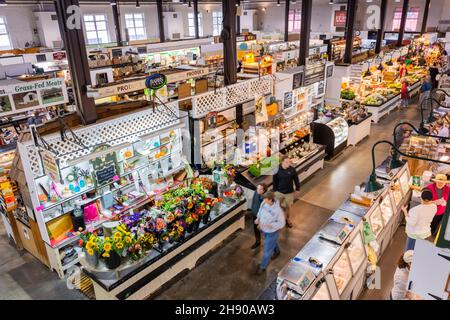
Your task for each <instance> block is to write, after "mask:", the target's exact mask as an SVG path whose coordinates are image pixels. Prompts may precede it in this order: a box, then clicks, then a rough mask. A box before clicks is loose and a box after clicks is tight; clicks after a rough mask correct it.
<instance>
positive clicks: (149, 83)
mask: <svg viewBox="0 0 450 320" xmlns="http://www.w3.org/2000/svg"><path fill="white" fill-rule="evenodd" d="M166 84H167V77H166V76H165V75H163V74H161V73H155V74H152V75H151V76H149V77H147V79H145V86H146V87H147V88H148V89H152V90H159V89H161V88H162V87H164V86H165V85H166Z"/></svg>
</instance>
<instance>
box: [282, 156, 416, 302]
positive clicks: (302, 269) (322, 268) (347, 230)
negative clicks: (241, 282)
mask: <svg viewBox="0 0 450 320" xmlns="http://www.w3.org/2000/svg"><path fill="white" fill-rule="evenodd" d="M388 162H389V159H387V161H385V162H384V163H383V164H382V165H381V166H380V167H378V168H377V172H378V171H384V172H386V163H388ZM390 177H391V180H384V181H383V179H382V178H379V181H380V182H381V181H383V183H384V185H385V188H384V189H383V190H381V191H378V192H377V193H376V194H372V195H368V194H364V193H361V191H359V188H358V190H355V192H353V194H352V195H351V197H350V198H349V199H348V200H347V201H345V202H344V203H343V204H342V205H341V207H340V208H339V209H338V210H337V211H336V212H335V213H334V214H333V215H332V216H331V218H330V219H329V220H328V221H327V222H326V223H325V225H324V226H323V227H322V228H321V229H320V230H319V231H318V232H317V233H316V234H315V235H314V236H313V237H312V239H311V240H310V241H309V242H308V243H307V244H306V245H305V246H304V247H303V248H302V249H301V250H300V252H299V253H298V254H297V255H296V256H295V258H293V259H292V260H291V261H290V262H289V263H288V264H287V265H286V266H285V267H284V268H283V269H282V270H281V271H280V273H279V274H278V279H277V283H278V290H277V291H278V298H279V299H289V300H309V299H312V300H327V299H328V300H356V299H357V298H358V296H359V295H360V294H361V292H362V290H363V289H364V287H365V285H366V280H367V279H368V275H370V274H371V272H372V271H370V270H372V268H373V265H374V260H373V256H371V255H372V253H370V251H372V252H374V253H375V255H376V256H378V257H380V256H381V255H382V254H383V252H384V251H385V249H386V248H387V246H388V244H389V242H390V241H391V239H392V237H393V234H394V233H395V231H396V230H397V228H398V226H399V224H400V221H402V219H403V213H402V210H401V208H402V206H403V205H404V204H406V203H408V201H409V198H410V195H411V191H410V187H409V178H410V176H409V170H408V167H407V166H406V165H405V166H403V167H402V168H400V169H395V171H394V172H392V174H391V175H390ZM358 187H359V186H358ZM356 191H358V192H356ZM361 197H362V198H361ZM363 199H364V200H363ZM367 199H370V200H367ZM363 203H364V204H363ZM365 223H368V227H369V228H370V230H371V232H372V233H373V238H371V239H368V238H367V236H366V234H367V232H366V228H367V226H365ZM373 241H375V242H376V243H377V244H378V245H375V244H374V242H373ZM369 257H370V258H369ZM369 261H370V263H369ZM375 263H376V262H375Z"/></svg>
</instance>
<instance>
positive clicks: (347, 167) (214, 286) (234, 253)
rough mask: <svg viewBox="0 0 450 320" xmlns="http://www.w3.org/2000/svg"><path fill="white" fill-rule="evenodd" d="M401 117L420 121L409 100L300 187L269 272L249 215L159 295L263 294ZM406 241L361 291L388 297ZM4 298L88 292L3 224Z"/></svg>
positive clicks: (0, 288) (0, 266) (383, 152)
mask: <svg viewBox="0 0 450 320" xmlns="http://www.w3.org/2000/svg"><path fill="white" fill-rule="evenodd" d="M401 120H409V121H410V122H412V123H413V124H415V125H417V124H418V122H419V113H418V111H417V107H416V106H415V105H411V107H410V108H409V109H408V110H406V111H405V110H400V111H396V112H394V113H392V114H391V115H389V116H387V117H386V118H385V119H383V120H382V121H381V122H380V123H379V124H378V125H373V126H372V133H371V135H370V137H369V138H367V139H365V140H364V141H362V142H361V143H360V145H358V146H357V147H349V148H347V149H346V150H345V151H344V152H343V153H342V154H341V155H340V156H338V157H337V158H335V159H334V160H333V161H331V162H327V163H326V164H325V168H324V170H321V171H320V172H318V173H317V174H316V175H315V176H314V177H313V178H312V179H311V180H309V181H308V182H307V183H305V184H304V185H303V186H302V190H301V200H299V201H297V202H296V203H295V205H294V207H293V213H294V219H293V222H294V228H293V229H285V230H283V231H282V234H281V237H280V247H281V252H282V253H281V255H280V256H279V257H278V258H277V259H276V260H275V261H273V262H272V263H271V264H270V265H269V267H268V269H267V271H266V273H265V274H263V275H256V274H255V271H256V267H257V265H258V263H259V261H260V259H261V256H262V250H251V249H250V246H251V245H252V243H253V240H254V239H253V230H252V225H251V220H250V219H248V220H247V225H246V229H245V230H244V231H242V232H238V233H237V234H235V236H234V237H233V238H232V239H230V240H229V241H227V243H225V244H224V245H223V246H222V247H221V248H219V249H217V251H216V252H215V253H213V254H212V255H211V256H210V257H209V258H208V259H206V261H204V262H203V263H202V264H200V265H199V266H198V267H197V268H196V269H194V270H192V271H191V272H189V273H188V274H187V275H185V276H184V277H181V279H179V280H178V281H176V282H175V283H174V284H172V285H171V286H169V287H167V288H164V290H162V291H161V293H160V294H159V295H158V296H156V299H256V298H258V297H260V296H261V294H262V293H263V292H264V291H265V290H266V289H267V288H268V287H269V286H270V285H271V284H273V282H274V280H275V279H276V276H277V273H278V272H279V271H280V269H281V268H282V267H283V266H284V265H285V264H286V263H287V262H288V261H289V259H291V258H292V257H293V256H294V255H296V254H297V252H298V251H299V250H300V249H301V248H302V247H303V246H304V245H305V243H306V242H307V241H308V240H309V239H310V237H311V236H312V235H313V234H314V233H316V232H317V230H318V229H319V228H320V227H321V225H322V224H323V223H324V222H325V221H326V220H327V219H328V218H329V217H330V216H331V214H332V213H333V212H334V211H335V210H336V209H337V208H338V207H339V206H340V204H341V203H342V202H343V201H344V200H345V199H346V198H347V197H348V196H349V194H350V192H351V191H352V189H353V187H354V186H355V185H356V184H359V183H361V182H362V181H364V180H366V179H367V177H368V175H369V173H370V171H371V169H372V161H371V152H370V150H371V148H372V145H373V144H374V143H375V142H376V141H379V140H382V139H386V140H392V131H393V128H394V126H395V125H396V124H397V123H399V122H400V121H401ZM388 153H389V147H387V146H384V145H380V146H379V147H378V148H377V150H376V162H377V163H381V162H382V161H383V160H384V159H385V158H386V157H387V155H388ZM0 225H1V224H0ZM403 245H404V236H403V232H401V231H400V232H398V233H397V235H396V237H395V239H394V243H393V244H392V246H391V248H390V249H389V250H388V251H387V253H386V254H385V255H384V257H383V259H382V260H381V264H382V265H381V267H382V270H383V275H382V279H383V284H382V290H373V291H371V292H367V293H365V294H364V295H363V298H364V299H384V298H386V297H387V296H388V295H389V290H390V285H391V283H390V279H391V278H392V275H393V272H394V270H395V263H396V260H397V259H398V256H399V255H400V254H401V251H402V249H403ZM386 293H387V295H386ZM266 298H267V297H266ZM0 299H84V296H83V295H82V294H81V293H80V292H78V291H75V290H68V289H67V288H66V284H65V281H63V280H60V279H59V278H58V277H57V275H56V273H54V272H51V271H49V270H48V269H47V268H46V267H45V266H43V265H42V264H40V263H39V262H37V260H36V259H34V258H33V257H32V256H31V255H30V254H28V253H18V252H17V251H16V250H15V249H14V247H12V246H11V245H10V244H8V240H7V238H6V236H5V232H4V229H3V226H0Z"/></svg>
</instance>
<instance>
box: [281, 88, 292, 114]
mask: <svg viewBox="0 0 450 320" xmlns="http://www.w3.org/2000/svg"><path fill="white" fill-rule="evenodd" d="M293 99H294V95H293V94H292V92H291V91H288V92H285V93H284V99H283V109H284V110H287V109H290V108H292V106H293V102H294V101H293Z"/></svg>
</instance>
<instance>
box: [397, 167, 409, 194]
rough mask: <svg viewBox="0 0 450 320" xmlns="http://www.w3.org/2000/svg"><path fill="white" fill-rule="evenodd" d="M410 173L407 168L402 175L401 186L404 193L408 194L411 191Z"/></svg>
mask: <svg viewBox="0 0 450 320" xmlns="http://www.w3.org/2000/svg"><path fill="white" fill-rule="evenodd" d="M409 178H410V177H409V173H408V170H405V171H404V172H403V173H402V174H401V176H400V179H399V181H400V187H401V189H402V192H403V195H406V194H407V193H408V191H409Z"/></svg>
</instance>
